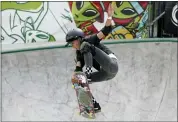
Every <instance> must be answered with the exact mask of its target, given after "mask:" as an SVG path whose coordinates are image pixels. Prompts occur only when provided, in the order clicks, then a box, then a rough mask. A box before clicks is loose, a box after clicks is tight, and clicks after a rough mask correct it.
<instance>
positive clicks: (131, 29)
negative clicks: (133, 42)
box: [1, 1, 148, 44]
mask: <svg viewBox="0 0 178 122" xmlns="http://www.w3.org/2000/svg"><path fill="white" fill-rule="evenodd" d="M110 3H112V5H113V6H114V7H115V8H116V9H115V12H114V15H113V23H114V26H113V30H112V32H111V33H110V34H109V35H108V36H107V37H105V39H133V38H146V37H147V30H146V29H145V23H146V22H147V20H148V2H144V1H139V2H131V1H130V2H126V1H121V2H119V1H113V2H107V1H104V2H102V1H92V2H90V1H85V2H83V1H70V2H44V1H39V2H36V1H35V2H32V1H28V2H22V1H19V2H15V1H11V2H10V1H3V2H1V6H2V7H1V14H2V25H1V30H2V34H1V43H2V44H16V43H26V44H28V43H36V42H54V41H62V42H65V35H66V32H67V31H68V30H69V29H71V28H76V27H79V28H81V29H82V30H83V31H84V33H85V34H86V35H90V34H93V33H97V32H98V31H99V30H101V28H102V27H104V24H105V21H106V19H107V9H108V5H109V4H110Z"/></svg>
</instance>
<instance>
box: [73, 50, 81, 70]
mask: <svg viewBox="0 0 178 122" xmlns="http://www.w3.org/2000/svg"><path fill="white" fill-rule="evenodd" d="M77 62H80V64H81V65H80V66H77V65H76V67H75V70H74V71H75V72H77V71H83V70H82V68H83V65H82V55H81V53H80V51H78V50H77V51H76V61H75V63H76V64H77Z"/></svg>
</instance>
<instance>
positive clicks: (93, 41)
mask: <svg viewBox="0 0 178 122" xmlns="http://www.w3.org/2000/svg"><path fill="white" fill-rule="evenodd" d="M85 39H86V41H87V42H89V43H90V44H93V45H98V44H99V43H100V41H101V40H102V39H99V38H98V36H97V34H93V35H90V36H88V37H86V38H85Z"/></svg>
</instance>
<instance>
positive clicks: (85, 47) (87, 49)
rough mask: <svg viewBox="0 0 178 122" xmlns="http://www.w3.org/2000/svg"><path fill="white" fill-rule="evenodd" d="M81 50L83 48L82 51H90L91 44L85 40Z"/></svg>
mask: <svg viewBox="0 0 178 122" xmlns="http://www.w3.org/2000/svg"><path fill="white" fill-rule="evenodd" d="M80 50H81V52H82V53H87V52H90V44H89V43H88V42H83V43H82V44H81V45H80Z"/></svg>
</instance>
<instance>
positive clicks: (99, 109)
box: [93, 102, 101, 113]
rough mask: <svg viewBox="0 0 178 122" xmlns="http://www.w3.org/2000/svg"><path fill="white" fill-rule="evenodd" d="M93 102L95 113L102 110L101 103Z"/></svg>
mask: <svg viewBox="0 0 178 122" xmlns="http://www.w3.org/2000/svg"><path fill="white" fill-rule="evenodd" d="M93 104H94V110H95V113H97V112H100V111H101V107H100V105H99V103H97V102H95V103H93Z"/></svg>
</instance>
